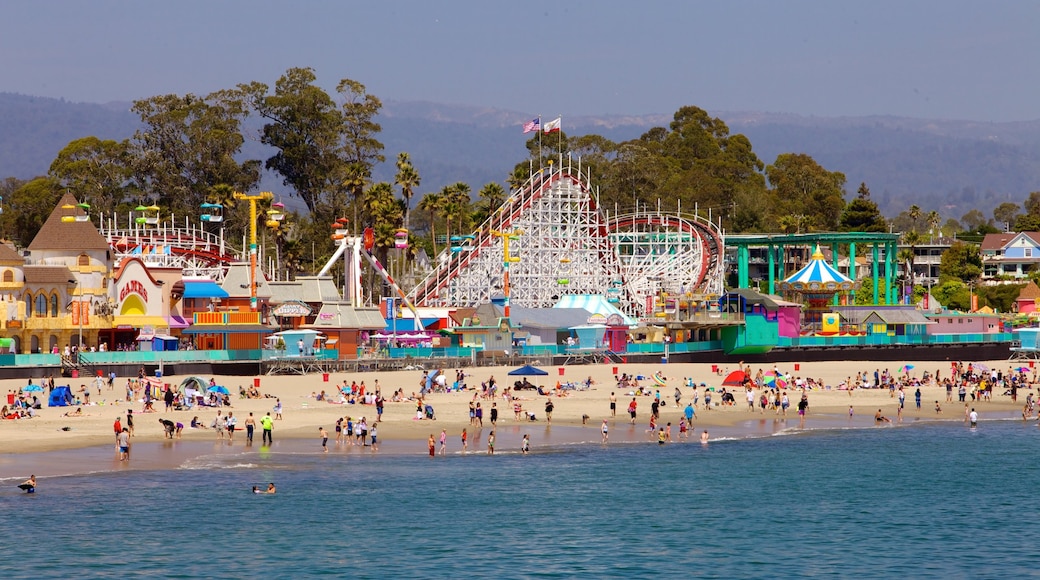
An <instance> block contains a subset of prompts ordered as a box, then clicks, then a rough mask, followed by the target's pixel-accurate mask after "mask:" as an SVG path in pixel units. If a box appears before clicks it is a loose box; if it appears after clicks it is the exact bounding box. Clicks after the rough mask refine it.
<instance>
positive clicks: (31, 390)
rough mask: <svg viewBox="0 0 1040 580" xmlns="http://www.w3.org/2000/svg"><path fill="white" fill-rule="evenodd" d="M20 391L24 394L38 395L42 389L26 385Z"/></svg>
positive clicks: (38, 386)
mask: <svg viewBox="0 0 1040 580" xmlns="http://www.w3.org/2000/svg"><path fill="white" fill-rule="evenodd" d="M22 390H23V391H25V392H26V393H39V392H42V391H43V387H41V386H40V385H26V386H25V387H24V388H22Z"/></svg>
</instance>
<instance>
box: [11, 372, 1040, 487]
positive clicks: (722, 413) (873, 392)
mask: <svg viewBox="0 0 1040 580" xmlns="http://www.w3.org/2000/svg"><path fill="white" fill-rule="evenodd" d="M967 362H969V361H966V362H965V365H966V364H967ZM905 364H910V365H913V366H914V367H915V368H914V369H913V370H911V371H910V376H911V377H915V376H916V377H920V376H921V375H920V373H921V372H923V371H925V370H927V371H928V372H930V373H934V372H936V371H938V372H939V373H940V374H941V375H942V376H943V377H948V376H949V373H950V366H949V365H948V364H946V365H942V364H939V363H932V362H926V363H921V362H916V363H905ZM985 364H987V365H988V366H989V367H990V368H992V369H993V370H1000V371H1003V372H1010V370H1011V368H1012V367H1013V363H1012V362H1010V361H989V362H986V363H985ZM748 366H751V367H752V369H753V373H754V372H755V371H757V370H758V368H760V367H761V368H764V369H766V370H771V369H772V368H773V365H756V364H754V363H752V364H750V365H748ZM779 366H780V370H781V371H782V372H785V371H786V372H791V373H792V374H794V375H795V376H800V377H810V376H811V377H814V378H816V379H818V380H819V381H820V382H821V383H822V384H824V385H829V386H830V388H824V389H812V390H808V391H806V394H807V396H808V397H809V401H810V407H809V415H808V425H807V427H808V428H809V429H810V430H811V429H812V428H814V424H818V423H819V422H820V421H821V420H823V421H824V422H826V423H833V422H835V421H843V420H844V421H846V422H847V420H848V409H849V405H852V406H853V407H854V416H855V420H856V421H858V420H860V419H862V420H864V421H867V422H868V425H869V424H872V420H870V419H872V418H873V415H874V413H875V412H876V411H877V410H878V409H881V410H882V413H883V414H884V415H886V416H888V417H891V418H892V419H893V420H895V419H896V407H897V406H898V400H897V399H896V398H895V397H893V396H891V395H890V392H889V391H888V389H883V388H882V389H876V388H874V389H855V390H854V391H852V392H851V394H850V393H849V391H845V390H839V389H837V388H836V387H835V385H838V384H839V383H841V382H843V381H844V380H846V378H848V377H850V375H851V377H855V375H856V373H857V371H859V372H863V373H873V372H874V371H875V370H878V369H880V370H885V369H886V368H887V369H888V370H889V371H890V372H893V373H896V372H897V371H898V369H899V367H896V368H893V366H892V365H886V364H885V363H879V362H874V363H869V364H867V363H862V362H850V361H842V362H803V363H799V364H797V365H789V364H782V365H779ZM792 366H797V367H798V370H795V369H793V368H792ZM902 366H903V365H900V367H902ZM544 368H545V370H546V371H548V372H550V374H549V375H548V376H540V377H532V379H533V382H534V383H535V384H537V385H539V386H544V387H547V388H550V389H551V388H552V387H553V386H554V385H555V384H556V382H557V381H575V382H584V381H585V380H588V379H591V380H592V381H593V384H592V386H591V388H590V389H588V390H574V391H565V394H566V396H562V397H557V396H553V397H552V398H551V400H552V402H553V404H554V407H555V408H554V411H553V418H552V419H553V420H552V427H554V428H556V427H558V428H560V429H557V430H556V431H557V433H559V435H557V437H563V434H565V433H569V431H568V430H574V431H575V432H577V433H588V435H587V436H586V437H585V439H594V440H597V441H598V440H599V439H600V432H599V427H600V425H601V422H602V420H603V419H604V418H608V419H609V420H610V422H609V425H610V433H611V439H612V440H613V439H614V438H615V433H616V434H618V435H617V437H619V438H620V437H621V433H622V432H627V431H629V430H630V426H629V419H628V416H627V413H626V409H627V405H628V402H629V401H631V399H632V396H631V395H630V394H629V393H630V392H631V389H630V388H624V389H619V388H618V387H617V386H616V383H615V381H614V375H613V371H614V370H615V369H616V370H617V371H618V373H627V374H629V375H634V376H641V377H643V380H642V381H640V383H641V385H642V386H643V387H649V388H650V392H651V393H653V391H655V390H659V391H660V396H661V401H662V403H663V404H662V407H661V411H660V412H661V419H660V422H659V425H660V426H662V427H663V426H665V424H666V423H668V422H672V423H673V429H672V436H673V439H674V438H675V437H676V436H677V435H678V422H679V420H680V418H681V416H682V411H683V408H681V407H680V408H676V407H675V406H674V399H673V397H674V391H675V389H676V388H677V387H678V388H679V390H680V392H681V397H682V398H681V404H682V405H685V404H687V403H688V402H690V401H691V400H692V398H693V394H694V389H692V388H690V387H687V386H685V383H686V378H687V377H689V378H691V379H692V380H693V382H694V384H695V385H698V388H697V389H696V391H697V393H698V395H699V396H700V398H699V401H698V403H699V404H698V407H697V409H696V416H695V419H694V421H693V429H694V431H695V432H696V433H699V432H700V431H701V430H703V429H705V428H707V429H709V431H710V432H711V433H712V438H714V434H715V432H716V431H719V432H720V433H722V432H732V433H734V434H735V435H736V436H744V435H754V434H756V433H759V432H762V431H764V430H767V429H766V426H763V425H762V424H763V423H764V424H767V426H768V429H773V427H772V425H773V424H774V423H775V422H776V421H778V420H779V421H782V417H781V416H780V415H777V414H775V413H774V412H773V411H772V410H767V411H766V412H765V413H762V412H761V410H760V409H759V408H756V410H755V411H754V412H753V413H751V412H748V410H747V403H746V400H745V399H744V397H743V394H744V393H743V390H742V389H740V388H739V387H737V388H731V387H727V388H729V389H730V390H731V391H732V392H734V394H735V395H736V400H735V403H734V404H733V405H732V406H716V403H718V400H717V398H718V397H716V400H714V401H713V406H712V407H711V409H705V408H704V404H703V394H704V388H703V387H700V385H702V384H704V385H706V386H708V387H714V388H715V389H716V390H718V389H720V388H722V387H721V383H722V381H723V378H724V377H725V376H726V373H728V372H729V371H731V370H734V369H735V368H736V365H732V366H729V367H725V366H721V365H719V369H718V372H715V373H713V372H711V365H709V364H701V363H689V364H686V363H684V364H656V365H654V364H636V363H630V364H617V365H615V364H595V365H580V366H568V367H558V369H562V371H559V370H558V369H557V368H554V367H544ZM509 370H511V368H510V367H477V368H466V369H465V372H466V373H467V377H466V379H465V381H466V383H467V384H468V385H469V387H470V390H468V391H462V392H453V393H434V394H431V395H428V396H427V398H426V402H427V403H429V404H431V405H432V406H433V407H434V409H435V415H436V419H435V420H428V419H423V420H421V421H417V420H415V419H414V415H415V409H416V403H415V402H414V401H405V402H398V403H391V402H389V401H388V402H387V403H386V405H385V412H384V415H383V421H382V422H380V423H379V438H380V440H382V441H383V442H386V443H387V448H390V447H396V446H397V445H402V444H403V445H412V446H413V448H414V449H416V450H418V452H420V453H421V452H422V451H423V450H424V449H425V443H424V441H425V439H426V438H427V437H429V435H430V433H431V432H432V433H434V435H435V437H437V438H439V434H440V431H441V429H446V430H447V435H448V438H449V449H450V448H451V447H452V445H451V443H457V441H458V436H459V433H460V432H461V430H462V429H463V428H467V429H469V430H470V431H471V432H472V431H474V430H475V429H476V428H475V427H473V426H471V425H470V424H469V413H468V408H469V402H470V401H471V400H472V399H473V398H474V396H475V395H476V394H477V392H479V390H480V384H481V383H482V382H484V381H487V380H488V379H489V378H490V377H492V376H494V377H496V379H497V380H498V383H499V385H500V387H501V386H504V385H505V384H511V383H512V380H513V379H516V378H518V377H510V376H508V375H507V373H508V371H509ZM915 371H916V372H915ZM444 372H445V374H446V375H447V376H448V378H449V383H448V384H449V385H450V384H451V382H452V380H451V379H452V378H453V377H454V372H455V370H454V369H444ZM560 373H562V374H560ZM654 373H664V374H665V376H666V379H665V381H664V382H665V384H664V385H663V386H659V385H658V384H656V383H655V381H653V380H652V376H653V374H654ZM896 376H900V377H902V376H903V375H899V374H897V375H896ZM1035 376H1036V372H1035V371H1034V372H1033V373H1031V374H1030V379H1031V380H1034V378H1035ZM421 377H422V371H395V372H368V373H335V374H333V375H332V376H331V377H330V380H329V382H324V381H323V380H322V376H321V375H320V374H319V375H304V376H262V377H258V378H259V380H260V391H261V393H262V394H265V395H270V396H271V397H272V398H259V399H240V398H237V395H236V394H237V392H238V388H239V386H240V385H251V384H252V383H253V380H254V377H249V376H224V377H214V378H216V379H217V383H218V384H223V385H224V386H226V387H227V389H228V390H229V391H231V393H232V394H233V395H232V400H231V402H232V406H231V407H230V408H228V407H223V408H221V411H222V412H226V411H231V412H233V413H234V415H235V416H236V417H238V418H239V422H238V431H237V432H236V434H235V445H233V446H232V447H235V446H237V445H239V444H240V442H241V443H243V444H244V439H245V429H244V422H245V419H246V417H248V414H249V413H253V414H254V418H255V419H259V418H260V417H262V416H263V415H264V414H266V413H268V412H270V411H271V410H272V406H273V405H274V402H275V400H276V398H277V399H280V400H281V402H282V404H283V407H284V419H283V420H279V421H275V422H274V430H273V433H274V436H275V438H276V441H297V440H298V441H302V442H306V441H308V440H312V441H311V443H309V444H311V445H320V443H319V442H318V428H319V427H324V428H325V429H326V430H327V431H328V432H329V436H330V441H329V445H330V452H331V447H332V445H333V444H334V442H335V432H334V427H335V423H336V419H337V418H340V417H345V416H350V417H352V418H354V419H357V418H358V417H359V416H365V417H366V418H367V419H368V420H369V422H371V421H372V420H373V418H375V417H376V409H375V407H374V406H373V405H360V404H358V405H349V404H346V405H337V404H330V403H324V402H318V401H316V400H315V399H314V398H312V394H313V393H316V392H319V391H321V390H325V391H326V392H328V393H332V392H335V388H336V386H337V385H338V384H341V383H342V382H343V381H344V380H346V381H347V382H348V383H349V382H351V381H357V382H358V383H359V384H360V383H362V382H364V383H365V384H367V385H369V387H368V389H369V390H371V389H372V388H373V387H374V386H375V385H377V384H379V385H380V388H381V390H382V392H383V394H384V396H386V397H387V398H389V397H390V396H391V395H392V394H393V393H394V392H395V391H397V390H399V389H400V390H401V391H403V393H404V396H406V397H407V396H410V395H411V394H413V393H417V392H418V391H419V382H420V379H421ZM183 378H184V377H181V376H175V377H174V376H171V377H164V381H168V382H169V383H170V384H174V385H177V384H180V382H181V380H182V379H183ZM205 378H206V379H207V380H208V379H209V377H205ZM377 381H378V382H377ZM126 382H127V378H126V377H121V378H117V379H116V382H115V387H114V389H111V390H109V389H108V387H107V386H105V387H103V388H102V390H101V399H102V400H103V401H107V402H105V403H104V404H94V405H89V406H86V405H85V406H83V407H82V409H83V412H84V413H85V415H86V416H82V417H65V416H63V414H64V413H65V412H66V411H70V410H74V409H75V407H46V406H45V407H44V408H43V409H42V411H40V416H39V417H37V418H33V419H18V420H4V421H0V450H2V451H3V454H2V455H0V477H5V476H7V473H8V469H7V466H8V465H9V464H10V463H11V461H10V458H12V457H18V456H22V455H38V454H43V455H48V456H50V455H51V452H55V451H75V450H89V449H92V448H100V447H107V446H113V447H114V443H115V440H114V435H113V432H112V427H113V422H114V420H115V418H116V417H117V416H118V417H120V418H121V419H122V420H123V421H124V422H125V417H126V412H127V410H128V409H132V410H133V412H134V413H133V414H134V417H135V432H136V433H135V437H134V438H133V439H132V442H133V443H134V444H137V446H138V447H139V448H140V446H141V445H147V444H159V445H162V444H164V442H165V443H170V442H171V440H169V439H164V435H163V430H162V426H161V425H160V424H159V420H160V419H163V418H168V419H170V420H172V421H175V422H181V423H184V424H185V426H186V427H185V429H184V431H183V433H182V437H181V439H175V440H173V441H172V443H175V444H179V443H188V444H209V445H212V444H214V442H217V441H219V439H217V437H216V432H215V431H214V430H213V429H208V428H207V429H197V430H196V429H191V428H190V427H187V425H188V424H189V423H190V421H191V419H192V417H193V416H198V417H199V419H200V422H202V423H203V424H205V425H209V424H210V423H211V422H212V420H213V418H214V417H215V415H216V410H217V408H210V407H207V408H201V409H196V410H192V411H172V412H169V413H166V412H162V403H161V402H158V403H157V408H159V409H160V412H155V413H141V412H140V411H141V409H142V404H141V403H140V402H134V403H132V404H131V403H125V402H118V403H116V402H114V401H113V400H114V399H116V398H119V397H120V396H122V395H123V394H124V393H125V384H126ZM56 384H59V385H60V384H69V385H70V386H72V387H73V391H74V392H75V391H77V390H78V388H79V384H77V383H76V382H75V381H69V380H58V381H56ZM24 385H25V380H19V379H8V380H3V381H0V390H3V391H4V392H10V391H11V390H12V389H19V390H20V388H21V387H22V386H24ZM1030 386H1031V387H1032V386H1033V385H1032V384H1031V385H1030ZM473 387H476V391H477V392H475V391H474V390H473ZM90 388H91V389H92V395H91V398H92V399H95V400H96V398H97V395H96V393H97V391H96V389H95V388H94V387H93V385H91V387H90ZM916 388H917V387H915V386H911V387H909V388H907V390H906V401H905V407H906V408H905V409H904V423H914V422H919V421H924V420H933V419H936V418H939V419H941V420H951V421H953V420H956V421H960V420H962V419H963V415H964V403H960V402H958V401H957V393H956V389H955V390H954V393H953V401H952V402H950V403H947V402H946V401H945V398H946V392H945V389H944V388H942V387H938V386H933V385H925V386H921V387H920V389H921V391H922V397H921V398H922V408H921V409H920V410H917V409H916V408H915V402H914V392H915V390H916ZM612 392H614V393H615V395H616V399H617V415H616V416H615V417H611V416H610V412H609V399H610V395H611V393H612ZM755 392H756V401H757V397H758V396H759V395H760V393H761V391H759V390H756V391H755ZM786 392H787V393H788V394H789V396H790V399H791V404H792V407H791V408H790V409H788V415H787V420H786V425H787V426H788V427H789V426H791V425H797V423H798V421H797V412H796V411H795V403H796V402H797V400H798V398H799V397H800V395H801V391H798V390H797V389H795V388H788V389H787V391H786ZM1029 393H1033V396H1034V397H1036V396H1037V391H1036V390H1035V389H1034V388H1028V389H1027V388H1021V389H1019V401H1018V402H1011V400H1010V397H1008V396H1005V395H1003V394H1002V393H998V392H994V395H993V400H992V401H978V402H975V403H972V402H970V397H969V402H968V405H969V406H970V405H975V406H976V407H977V408H978V411H979V412H980V414H981V415H982V417H983V418H984V419H986V420H989V419H990V418H991V417H999V418H1012V419H1013V418H1016V417H1017V418H1019V420H1021V412H1022V407H1023V405H1024V401H1025V398H1026V395H1027V394H1029ZM514 394H515V395H517V396H519V397H520V400H519V401H517V402H518V403H520V404H521V405H522V406H523V407H524V409H525V411H532V412H534V413H535V415H536V417H537V419H538V420H537V421H536V422H529V421H526V420H521V421H516V420H515V419H514V414H513V411H512V409H511V408H508V407H509V406H511V404H512V403H511V402H507V401H505V400H504V399H503V398H502V396H501V391H500V392H499V396H498V397H497V399H495V400H486V399H482V398H477V399H476V401H477V402H479V403H481V404H482V408H484V409H486V411H485V415H484V427H483V429H482V434H483V435H482V436H483V437H486V435H487V433H488V431H489V429H490V426H489V419H490V417H489V410H490V407H491V406H492V403H494V404H495V405H496V406H497V408H498V409H499V410H500V416H499V426H498V428H499V429H502V430H503V433H506V432H510V433H511V432H514V431H519V430H527V431H530V432H531V433H532V447H533V448H535V449H537V448H538V447H539V445H541V443H540V442H539V440H536V439H535V438H534V437H535V435H534V434H535V433H536V432H542V431H544V430H545V428H546V426H547V423H546V421H545V417H544V404H545V402H546V400H547V398H546V397H543V396H539V395H537V393H534V392H532V391H515V392H514ZM41 398H42V397H41ZM635 398H636V400H637V405H638V409H637V421H636V426H635V427H636V428H635V429H634V430H633V431H634V432H640V433H645V430H646V429H647V428H648V417H649V414H650V413H649V412H650V406H651V402H652V401H653V399H654V398H653V397H652V396H649V395H644V396H637V397H635ZM935 401H939V402H940V405H941V406H942V414H941V415H937V414H936V413H935V412H934V405H935ZM4 402H6V401H4ZM583 416H587V417H588V423H587V424H586V425H582V419H583ZM778 424H782V423H778ZM63 427H69V428H70V430H68V431H63V430H62V428H63ZM258 430H259V427H258ZM568 437H570V436H568ZM256 439H257V440H259V439H260V433H257V434H256ZM692 439H694V435H693V432H691V440H692ZM225 441H226V440H225ZM471 441H473V439H472V438H471ZM399 442H401V443H399ZM503 445H505V446H506V447H508V446H509V445H510V443H507V442H506V441H503ZM481 448H483V442H481ZM83 453H84V454H86V455H89V452H87V451H83ZM73 457H74V454H73ZM15 463H22V462H21V461H17V462H15ZM18 473H19V474H21V472H20V471H19V472H18ZM11 476H13V475H11Z"/></svg>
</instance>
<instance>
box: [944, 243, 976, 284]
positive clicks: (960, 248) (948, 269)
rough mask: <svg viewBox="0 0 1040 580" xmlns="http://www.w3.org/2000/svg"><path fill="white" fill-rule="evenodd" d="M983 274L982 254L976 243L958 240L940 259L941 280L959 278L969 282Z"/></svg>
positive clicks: (961, 280)
mask: <svg viewBox="0 0 1040 580" xmlns="http://www.w3.org/2000/svg"><path fill="white" fill-rule="evenodd" d="M981 275H982V255H981V254H980V253H979V247H978V246H976V245H975V244H969V243H965V242H962V241H960V240H958V241H956V242H954V243H953V244H952V245H951V246H950V247H949V248H948V249H947V250H946V251H945V252H943V254H942V257H941V258H940V259H939V282H945V281H947V280H959V281H960V282H963V283H965V284H967V283H969V282H974V281H975V280H977V279H978V278H979V276H981Z"/></svg>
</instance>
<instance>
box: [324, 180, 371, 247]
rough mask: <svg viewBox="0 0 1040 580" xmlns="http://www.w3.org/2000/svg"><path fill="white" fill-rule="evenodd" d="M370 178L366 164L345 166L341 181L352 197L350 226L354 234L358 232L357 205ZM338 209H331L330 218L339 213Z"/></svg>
mask: <svg viewBox="0 0 1040 580" xmlns="http://www.w3.org/2000/svg"><path fill="white" fill-rule="evenodd" d="M371 177H372V168H371V167H369V166H368V165H367V164H365V163H350V164H348V165H347V169H346V177H345V179H344V180H343V187H345V188H346V189H347V191H349V192H350V194H351V196H352V197H353V203H352V204H351V205H352V206H353V207H354V222H353V223H352V224H351V226H353V228H352V229H353V232H354V233H355V234H356V233H357V231H358V230H357V226H358V204H359V203H361V197H362V196H363V195H364V194H365V186H366V185H368V180H369V179H370V178H371ZM339 209H340V208H336V207H334V208H332V210H333V211H332V216H330V217H334V216H335V215H336V214H337V213H339Z"/></svg>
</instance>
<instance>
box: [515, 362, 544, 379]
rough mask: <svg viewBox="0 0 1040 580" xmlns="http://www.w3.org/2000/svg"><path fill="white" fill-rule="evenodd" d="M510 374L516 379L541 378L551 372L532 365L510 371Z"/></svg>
mask: <svg viewBox="0 0 1040 580" xmlns="http://www.w3.org/2000/svg"><path fill="white" fill-rule="evenodd" d="M509 374H510V375H513V376H514V377H540V376H544V375H547V374H549V372H548V371H543V370H542V369H540V368H538V367H533V366H531V365H524V366H522V367H520V368H518V369H513V370H511V371H509Z"/></svg>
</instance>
